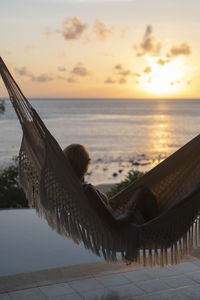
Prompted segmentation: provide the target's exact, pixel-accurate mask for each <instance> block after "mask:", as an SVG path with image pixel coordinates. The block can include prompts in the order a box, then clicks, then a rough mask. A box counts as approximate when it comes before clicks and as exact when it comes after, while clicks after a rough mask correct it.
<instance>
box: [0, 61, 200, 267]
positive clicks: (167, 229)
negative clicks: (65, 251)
mask: <svg viewBox="0 0 200 300" xmlns="http://www.w3.org/2000/svg"><path fill="white" fill-rule="evenodd" d="M0 73H1V76H2V79H3V81H4V83H5V86H6V88H7V91H8V93H9V97H10V100H11V102H12V104H13V106H14V109H15V111H16V114H17V116H18V118H19V121H20V123H21V126H22V130H23V138H22V143H21V148H20V153H19V175H20V184H21V186H22V188H23V190H24V192H25V194H26V197H27V199H28V201H29V204H30V206H33V207H35V208H36V210H37V213H38V214H39V215H41V216H44V217H45V218H46V220H47V222H48V224H49V225H50V226H51V227H52V228H53V229H55V230H57V232H58V233H59V234H61V235H64V236H67V237H69V238H71V239H72V240H73V241H74V242H75V243H81V242H83V243H84V245H85V247H86V248H88V249H90V250H92V252H94V253H96V254H97V255H102V254H103V256H104V258H105V260H108V261H115V260H116V259H117V258H118V256H119V255H118V254H119V253H120V254H121V256H122V259H124V260H125V261H126V262H137V263H140V264H143V265H150V266H155V265H158V266H164V265H169V264H176V263H178V262H180V261H181V259H182V257H183V255H186V254H188V253H189V252H190V251H191V250H192V249H193V248H194V247H197V246H198V245H199V241H200V221H199V209H200V135H198V136H197V137H195V138H194V139H193V140H191V141H190V142H189V143H187V144H186V145H184V146H183V147H182V148H181V149H179V150H178V151H177V152H175V153H174V154H172V155H171V156H170V157H168V158H167V159H166V160H164V161H163V162H161V163H160V164H159V165H157V166H156V167H155V168H153V169H152V170H150V171H149V172H148V173H146V174H145V175H144V176H143V177H142V178H140V179H139V180H137V181H135V182H134V183H132V184H131V185H130V186H129V187H128V188H126V189H125V190H123V191H122V192H120V193H119V194H117V195H116V196H115V200H116V203H117V204H118V206H119V207H120V206H122V205H124V204H125V203H126V202H127V201H128V200H129V198H130V196H131V195H132V194H133V192H134V190H135V189H137V188H138V187H140V186H147V187H148V188H149V189H150V190H151V191H152V193H153V194H154V195H155V196H156V198H157V199H158V205H159V209H160V211H161V214H160V215H159V216H158V217H157V218H155V219H153V220H151V221H149V222H146V223H144V224H142V225H134V224H129V225H127V226H120V225H119V224H118V223H117V221H116V220H114V219H113V218H112V217H111V215H110V214H109V212H108V211H107V210H106V208H105V206H104V205H103V204H102V202H101V200H100V199H99V201H92V202H91V200H89V199H87V198H86V196H85V194H84V191H83V188H82V185H81V184H80V182H79V180H78V179H77V177H76V175H75V174H74V171H73V169H72V167H71V165H70V163H69V161H68V159H67V158H66V157H65V155H64V154H63V151H62V149H61V148H60V146H59V145H58V143H57V142H56V140H55V139H54V137H53V136H52V135H51V134H50V132H49V131H48V130H47V128H46V127H45V125H44V123H43V122H42V120H41V119H40V117H39V115H38V114H37V112H36V111H35V110H34V108H33V107H32V106H31V105H30V103H29V102H28V100H27V99H26V98H25V96H24V95H23V93H22V91H21V90H20V88H19V87H18V85H17V83H16V82H15V80H14V79H13V77H12V75H11V74H10V72H9V71H8V69H7V67H6V65H5V64H4V62H3V60H2V59H1V58H0Z"/></svg>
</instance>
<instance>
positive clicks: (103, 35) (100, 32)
mask: <svg viewBox="0 0 200 300" xmlns="http://www.w3.org/2000/svg"><path fill="white" fill-rule="evenodd" d="M113 30H114V27H113V26H112V27H107V26H106V24H105V23H104V22H103V21H101V20H99V19H97V20H96V21H95V24H94V28H93V32H94V34H95V35H96V36H97V38H98V39H99V40H102V41H103V40H106V39H107V37H108V36H110V35H111V34H112V33H113Z"/></svg>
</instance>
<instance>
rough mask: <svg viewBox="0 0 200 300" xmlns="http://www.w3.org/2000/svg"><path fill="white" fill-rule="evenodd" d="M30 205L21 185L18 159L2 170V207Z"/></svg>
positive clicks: (0, 207)
mask: <svg viewBox="0 0 200 300" xmlns="http://www.w3.org/2000/svg"><path fill="white" fill-rule="evenodd" d="M22 207H28V201H27V200H26V198H25V195H24V192H23V190H22V189H21V188H20V186H19V173H18V159H17V158H15V159H13V164H12V165H11V166H9V167H7V168H5V169H4V170H2V171H0V209H2V208H22Z"/></svg>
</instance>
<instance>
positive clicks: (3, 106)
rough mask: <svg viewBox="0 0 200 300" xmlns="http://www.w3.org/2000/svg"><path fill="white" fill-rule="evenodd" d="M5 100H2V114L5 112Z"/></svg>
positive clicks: (0, 108) (0, 104) (0, 109)
mask: <svg viewBox="0 0 200 300" xmlns="http://www.w3.org/2000/svg"><path fill="white" fill-rule="evenodd" d="M5 109H6V108H5V102H4V100H1V101H0V114H3V113H4V112H5Z"/></svg>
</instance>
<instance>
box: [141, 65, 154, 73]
mask: <svg viewBox="0 0 200 300" xmlns="http://www.w3.org/2000/svg"><path fill="white" fill-rule="evenodd" d="M143 72H144V73H145V74H150V73H151V72H152V68H151V67H150V66H148V67H146V68H145V69H144V70H143Z"/></svg>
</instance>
